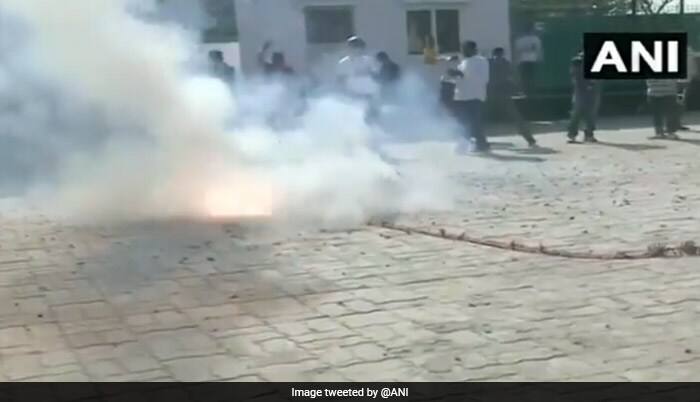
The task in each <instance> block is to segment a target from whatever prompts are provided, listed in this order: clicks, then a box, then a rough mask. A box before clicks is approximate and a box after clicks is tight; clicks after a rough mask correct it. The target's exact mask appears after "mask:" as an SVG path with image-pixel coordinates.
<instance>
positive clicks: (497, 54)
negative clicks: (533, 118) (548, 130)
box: [487, 47, 537, 147]
mask: <svg viewBox="0 0 700 402" xmlns="http://www.w3.org/2000/svg"><path fill="white" fill-rule="evenodd" d="M514 93H515V80H514V79H513V65H512V64H511V62H510V61H509V60H508V59H506V57H505V50H504V49H503V48H502V47H498V48H496V49H494V50H493V53H492V55H491V59H490V60H489V84H488V100H487V104H488V109H489V111H490V112H494V113H498V114H499V115H502V114H503V115H505V116H506V117H507V118H508V119H510V121H511V122H513V123H515V125H516V127H517V128H518V133H520V135H521V136H522V137H523V138H524V139H525V141H527V145H528V146H530V147H535V146H537V141H535V138H534V137H533V136H532V133H531V132H530V127H529V125H528V124H527V122H526V121H525V119H523V117H522V116H521V115H520V112H519V111H518V107H517V105H516V104H515V101H514V100H513V95H514Z"/></svg>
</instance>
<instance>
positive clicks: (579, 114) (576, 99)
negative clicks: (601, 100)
mask: <svg viewBox="0 0 700 402" xmlns="http://www.w3.org/2000/svg"><path fill="white" fill-rule="evenodd" d="M569 72H570V74H571V81H572V84H573V87H574V93H573V96H572V100H571V120H570V121H569V129H568V134H567V136H568V138H569V143H572V144H573V143H575V142H576V137H578V133H579V125H580V124H581V120H583V123H584V137H583V140H584V142H598V140H597V139H596V138H595V135H594V131H595V118H596V103H597V97H598V95H597V91H598V85H596V83H594V82H593V81H591V80H587V79H586V78H584V76H583V58H581V57H578V56H577V57H574V58H573V60H572V61H571V66H570V70H569Z"/></svg>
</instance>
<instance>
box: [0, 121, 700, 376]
mask: <svg viewBox="0 0 700 402" xmlns="http://www.w3.org/2000/svg"><path fill="white" fill-rule="evenodd" d="M603 126H605V124H603ZM650 134H651V131H650V130H649V129H644V128H641V129H627V130H624V129H622V130H601V132H600V134H599V138H600V140H601V141H602V143H601V144H598V145H567V144H565V143H564V136H563V134H562V133H555V134H543V135H541V136H539V137H538V139H539V140H540V143H541V145H542V146H543V147H544V150H540V151H539V154H536V153H535V152H536V151H528V150H525V149H522V148H521V147H522V146H523V145H522V140H521V139H520V138H517V137H513V138H510V137H503V138H496V139H494V141H495V142H497V143H498V144H497V146H496V147H495V148H496V149H495V151H494V153H495V154H496V155H497V156H498V157H491V158H487V157H477V156H459V155H455V154H454V152H453V149H452V147H453V144H449V143H412V144H404V145H397V146H394V147H393V148H392V149H391V150H392V152H393V153H394V154H395V155H397V157H400V158H407V159H410V161H407V162H404V163H406V164H407V165H411V164H414V165H416V166H418V165H420V164H430V165H432V166H433V167H438V168H439V170H442V171H444V172H446V174H448V175H449V176H450V182H451V184H452V189H453V192H454V195H455V198H456V203H455V205H454V208H451V209H450V210H443V211H437V212H436V211H433V212H424V213H420V214H411V215H407V216H402V217H401V218H400V220H399V222H400V223H401V224H403V225H408V226H414V227H421V228H427V229H433V230H439V229H444V230H446V231H450V232H458V231H459V232H461V231H463V230H466V231H467V232H468V233H469V234H470V235H476V236H483V237H485V238H490V239H497V240H503V241H510V240H516V241H519V242H523V243H527V244H532V245H537V244H540V243H542V244H543V245H545V246H547V247H552V248H566V249H572V250H574V249H575V250H589V249H592V250H596V251H615V250H620V249H623V250H628V249H630V250H644V249H646V247H647V246H648V245H649V244H652V243H655V242H669V243H671V244H678V243H680V242H681V241H685V240H697V241H700V216H699V215H698V214H697V211H698V210H699V209H698V207H700V174H699V172H700V171H699V170H698V169H697V168H698V166H699V164H698V160H697V151H698V148H697V147H698V146H699V145H700V134H695V133H683V134H682V135H683V137H684V138H686V139H685V140H683V141H680V142H650V141H648V140H647V139H646V138H647V137H648V136H649V135H650ZM547 150H549V151H547ZM409 167H410V166H409ZM0 220H1V221H2V225H3V230H2V232H0V354H1V355H2V356H3V358H2V359H0V360H2V370H1V371H0V373H1V375H0V379H3V380H29V381H36V380H56V381H83V380H95V381H97V380H107V381H127V380H144V381H158V380H189V381H196V380H253V381H260V380H300V381H306V380H318V381H323V380H326V381H339V380H357V381H360V380H389V381H391V380H458V381H461V380H518V379H520V380H575V381H584V380H594V381H597V380H605V381H614V380H671V381H672V380H679V381H688V380H698V379H700V377H698V374H697V373H700V358H699V357H698V356H700V338H698V337H697V336H696V335H697V333H698V332H700V320H699V319H698V318H699V317H698V314H699V313H700V297H698V295H697V289H698V286H700V270H698V266H699V265H698V264H699V263H700V259H694V258H681V259H649V260H633V261H595V260H579V259H564V258H556V257H547V256H540V255H533V254H522V253H516V252H510V251H502V250H496V249H491V248H486V247H480V246H474V245H471V244H467V243H463V242H454V241H449V240H444V239H437V238H430V237H425V236H421V235H415V234H406V233H402V232H394V231H390V230H386V229H379V228H371V227H367V228H361V230H358V231H338V232H318V231H305V232H301V233H300V234H299V235H297V234H296V233H294V234H293V235H291V236H288V235H287V234H283V233H268V232H266V231H261V232H259V233H258V232H256V233H252V234H250V235H249V237H243V236H233V235H232V234H235V228H223V227H221V226H220V225H218V224H213V223H212V224H210V225H208V224H202V225H194V226H192V225H189V226H188V225H185V224H183V225H180V226H178V224H176V223H173V224H171V225H160V226H159V225H156V224H152V225H150V226H149V224H143V225H139V226H134V227H131V228H129V227H98V228H87V227H84V226H83V227H81V226H77V225H68V224H65V223H58V222H54V221H52V220H50V219H48V218H47V217H45V216H43V215H42V214H41V213H40V211H38V210H33V209H29V208H26V207H25V205H24V204H23V203H22V202H21V201H17V200H14V201H6V202H3V209H2V213H1V214H0ZM173 233H177V234H178V235H177V236H174V235H173Z"/></svg>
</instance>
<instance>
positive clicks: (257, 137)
mask: <svg viewBox="0 0 700 402" xmlns="http://www.w3.org/2000/svg"><path fill="white" fill-rule="evenodd" d="M134 4H135V3H133V2H129V1H127V0H113V1H85V0H62V1H60V2H59V1H55V0H3V2H2V3H1V4H0V15H4V16H5V18H10V19H13V21H14V20H18V21H22V22H23V24H24V25H23V26H25V27H28V28H29V31H28V32H29V35H30V36H29V38H28V39H27V41H25V42H23V43H24V45H25V48H24V49H22V53H21V57H18V58H16V60H14V62H13V63H14V65H13V64H12V63H10V62H9V61H7V60H4V59H0V91H2V90H3V88H4V87H5V86H7V84H6V83H5V84H4V86H3V79H2V77H3V71H5V75H7V74H8V73H7V71H11V72H12V74H14V77H17V76H24V77H25V78H27V79H28V80H29V81H30V83H31V84H36V85H37V86H40V87H41V88H42V89H43V90H49V91H50V94H51V96H52V97H53V98H54V99H55V100H56V101H57V102H59V104H58V105H57V104H55V103H54V104H53V105H51V104H49V106H50V107H48V109H49V110H50V112H45V113H44V114H48V115H50V116H41V117H38V116H37V113H39V112H33V113H27V112H25V113H22V114H14V115H13V114H12V113H3V112H2V110H3V109H2V107H1V105H0V123H3V124H8V122H12V124H14V125H15V127H14V129H13V130H14V131H15V132H17V133H19V134H18V136H19V137H20V138H21V139H22V140H23V141H26V139H27V138H28V137H32V138H35V139H38V140H42V141H43V138H52V139H53V141H51V142H46V143H44V144H45V146H46V147H48V151H47V152H48V153H50V154H51V156H52V158H53V159H55V160H56V164H55V168H56V169H55V170H56V171H58V172H59V181H58V188H57V192H56V193H54V194H58V198H56V199H55V201H56V202H58V205H60V206H61V207H62V208H63V209H64V210H66V211H68V212H69V213H70V214H71V216H73V217H76V216H80V217H83V218H85V219H90V220H94V219H141V218H150V217H164V216H173V215H178V216H181V215H185V216H202V214H205V213H207V211H206V210H205V209H206V207H207V205H206V202H205V195H206V194H207V193H208V192H209V191H210V190H211V189H212V188H222V187H226V188H228V189H227V191H229V190H230V191H233V192H235V193H236V194H237V196H239V197H243V198H253V199H251V200H249V201H252V202H265V200H262V199H255V198H256V197H257V198H260V197H265V196H266V195H264V194H261V193H260V189H259V188H254V187H255V186H256V185H260V183H268V184H269V185H270V187H271V188H272V189H273V190H274V192H275V195H277V196H279V199H275V200H276V201H281V204H278V205H276V207H277V213H278V215H279V216H281V217H284V218H287V219H291V220H313V221H321V222H324V223H337V222H343V223H357V222H360V221H362V220H364V219H366V218H367V217H368V216H371V215H373V214H376V213H381V212H385V211H387V210H395V209H398V208H402V209H406V208H408V207H411V208H422V207H434V206H437V203H436V200H437V199H441V200H443V201H444V200H445V198H444V196H445V194H444V191H443V190H445V188H446V187H445V186H443V185H442V184H441V182H440V181H439V180H436V179H437V177H432V178H431V179H429V180H428V181H425V182H423V181H420V182H416V181H412V179H411V178H405V177H404V178H403V184H402V185H401V187H400V188H398V187H387V178H392V179H395V177H393V176H395V170H394V168H393V167H391V166H389V165H387V164H386V163H385V162H383V161H382V160H381V159H380V158H379V157H378V156H377V155H376V153H375V152H372V151H371V148H370V147H369V146H368V143H369V138H370V136H371V134H372V133H371V130H370V129H369V128H368V127H367V125H366V124H365V123H364V121H363V116H362V109H361V108H360V107H358V106H357V105H352V104H348V103H347V102H344V101H342V100H339V99H337V98H333V97H325V98H321V99H318V100H316V101H314V102H313V103H312V104H311V105H310V107H309V110H308V111H307V113H306V114H305V116H304V117H303V118H302V119H301V121H300V122H299V124H297V125H296V126H295V127H294V128H290V129H288V130H285V131H284V132H280V131H273V130H271V129H269V128H268V127H267V126H266V125H264V124H262V122H261V121H262V120H264V118H261V119H255V118H253V119H250V118H249V117H250V116H245V115H242V113H243V112H244V111H245V113H254V114H256V115H260V116H265V115H269V114H270V113H271V112H272V111H273V110H275V108H274V107H273V106H271V105H273V104H274V103H273V102H271V101H272V100H273V99H274V98H278V96H279V92H275V91H262V90H260V89H261V88H260V87H253V88H248V89H245V90H244V93H245V96H240V97H239V99H240V100H241V101H242V102H243V103H242V104H237V103H236V101H235V100H234V98H233V97H232V96H231V94H230V92H229V90H228V88H227V87H226V86H225V85H224V84H223V83H221V82H219V81H217V80H216V79H213V78H209V77H207V76H205V75H203V74H198V73H196V71H195V70H194V69H193V68H192V64H191V62H192V61H193V58H195V56H196V55H197V54H198V52H197V41H196V37H195V36H194V35H193V34H192V33H191V32H188V31H186V30H184V29H182V28H180V27H178V26H175V25H168V24H163V23H155V22H153V21H151V22H149V21H147V20H144V19H141V18H139V17H136V16H135V14H134V13H133V12H131V11H133V7H134ZM138 4H139V7H140V8H139V10H140V12H143V11H144V10H145V11H148V10H147V9H145V8H144V6H145V5H146V6H152V4H149V3H148V2H145V1H141V2H140V3H138ZM6 27H7V25H5V28H4V29H6V30H7V29H8V28H6ZM16 32H17V31H16V30H13V33H16ZM0 36H1V35H0ZM24 50H31V52H30V53H27V54H25V53H24ZM17 54H20V53H17ZM8 66H13V67H8ZM27 66H31V67H32V68H31V69H30V70H36V73H35V74H27V72H26V71H28V70H26V69H25V67H27ZM5 81H7V80H5ZM283 91H284V88H283ZM6 92H11V91H9V90H6ZM29 92H32V93H36V91H29ZM1 93H2V92H0V94H1ZM12 93H13V94H14V95H13V96H15V97H16V98H17V101H18V102H19V103H20V104H21V105H22V107H23V108H24V110H25V111H26V110H30V109H32V107H33V106H37V107H38V106H39V105H41V102H38V101H37V100H33V99H30V98H29V97H28V96H27V91H22V89H18V88H15V89H14V90H13V91H12ZM6 98H8V99H9V98H12V96H9V95H8V96H6ZM244 99H248V101H250V100H254V101H255V102H254V103H257V104H258V105H262V106H263V107H262V109H263V110H257V111H254V112H251V110H248V109H245V108H244V107H243V106H244V105H245V104H249V103H250V102H245V101H243V100H244ZM44 103H45V102H44ZM66 103H70V104H74V105H76V106H75V107H73V108H71V107H66V106H68V105H66ZM84 105H85V106H84ZM244 117H245V119H244ZM232 120H235V121H238V122H239V124H237V125H236V126H231V124H230V123H231V121H232ZM420 120H421V122H422V123H423V124H424V125H425V122H426V121H430V117H429V116H427V115H423V116H421V117H420ZM432 121H435V120H434V119H433V120H432ZM415 122H416V121H414V123H415ZM411 126H414V127H415V124H412V123H411V122H409V121H406V122H405V126H404V127H411ZM28 127H31V129H28ZM426 127H427V126H426ZM30 142H31V141H30ZM25 146H26V144H25ZM30 148H32V146H30ZM30 164H31V162H30ZM40 178H44V177H41V175H40ZM428 184H431V186H428ZM419 187H420V188H419ZM415 192H420V193H423V194H425V193H428V194H431V195H434V197H433V196H429V197H425V196H421V197H416V196H415V194H413V195H412V194H411V193H415ZM389 195H391V197H389ZM227 197H228V196H227V195H224V196H223V199H220V200H218V201H217V202H218V203H226V202H231V203H234V202H235V200H234V199H233V198H235V197H233V198H231V199H229V198H227ZM52 200H53V199H52ZM416 200H421V201H420V202H415V201H416ZM443 206H444V205H443Z"/></svg>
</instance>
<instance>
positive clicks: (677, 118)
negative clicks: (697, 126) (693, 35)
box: [672, 46, 697, 131]
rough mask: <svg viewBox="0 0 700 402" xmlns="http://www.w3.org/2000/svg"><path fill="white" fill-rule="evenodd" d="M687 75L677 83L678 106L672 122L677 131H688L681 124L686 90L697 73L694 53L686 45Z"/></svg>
mask: <svg viewBox="0 0 700 402" xmlns="http://www.w3.org/2000/svg"><path fill="white" fill-rule="evenodd" d="M687 66H688V67H687V73H688V75H687V77H686V78H685V79H684V80H681V81H680V82H679V85H678V95H677V97H676V99H677V103H678V106H677V107H676V113H675V115H674V116H673V120H672V124H673V125H674V126H675V127H676V129H677V130H678V131H688V130H690V128H689V127H687V126H684V125H683V114H684V113H685V111H686V108H687V103H686V102H687V99H688V92H689V91H690V87H691V84H692V82H693V79H694V78H695V76H696V75H697V63H696V62H695V54H694V50H693V48H692V47H690V46H689V47H688V60H687Z"/></svg>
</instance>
